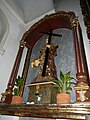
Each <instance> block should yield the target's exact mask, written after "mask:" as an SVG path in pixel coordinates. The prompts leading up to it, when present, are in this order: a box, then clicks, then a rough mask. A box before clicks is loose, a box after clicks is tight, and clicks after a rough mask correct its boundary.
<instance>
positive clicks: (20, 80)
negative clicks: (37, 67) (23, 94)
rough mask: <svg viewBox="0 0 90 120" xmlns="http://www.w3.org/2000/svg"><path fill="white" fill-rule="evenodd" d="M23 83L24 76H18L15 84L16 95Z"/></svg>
mask: <svg viewBox="0 0 90 120" xmlns="http://www.w3.org/2000/svg"><path fill="white" fill-rule="evenodd" d="M22 83H23V78H21V77H20V76H18V78H17V79H16V82H15V85H14V90H13V92H14V95H19V89H20V86H21V85H22Z"/></svg>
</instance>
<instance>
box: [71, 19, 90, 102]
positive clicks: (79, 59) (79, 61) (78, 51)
mask: <svg viewBox="0 0 90 120" xmlns="http://www.w3.org/2000/svg"><path fill="white" fill-rule="evenodd" d="M80 32H81V31H80V25H79V23H78V21H75V24H74V25H73V33H74V47H75V57H76V78H77V83H76V86H75V87H74V88H75V90H76V102H87V101H89V95H88V90H89V86H88V82H87V79H88V70H87V64H86V61H85V59H86V57H85V53H84V48H83V47H84V46H82V44H83V39H82V37H81V33H80Z"/></svg>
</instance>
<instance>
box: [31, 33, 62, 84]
mask: <svg viewBox="0 0 90 120" xmlns="http://www.w3.org/2000/svg"><path fill="white" fill-rule="evenodd" d="M44 34H45V33H44ZM46 34H47V33H46ZM48 35H49V36H48V37H47V38H46V45H45V47H43V48H42V49H41V51H40V55H39V58H38V59H36V60H33V61H32V63H31V66H32V67H38V74H37V79H36V81H37V82H38V81H40V79H41V80H42V81H47V80H48V79H49V80H50V79H56V78H57V75H56V66H55V61H54V57H55V55H56V49H57V46H55V45H53V44H51V36H52V35H54V36H60V37H61V35H57V34H53V33H52V31H50V33H48Z"/></svg>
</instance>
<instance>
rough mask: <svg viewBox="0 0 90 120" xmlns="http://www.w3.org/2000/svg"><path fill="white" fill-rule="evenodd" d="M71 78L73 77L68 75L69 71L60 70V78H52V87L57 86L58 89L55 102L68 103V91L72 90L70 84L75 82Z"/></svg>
mask: <svg viewBox="0 0 90 120" xmlns="http://www.w3.org/2000/svg"><path fill="white" fill-rule="evenodd" d="M73 79H74V78H73V77H71V76H70V71H69V72H67V73H65V74H64V73H63V72H62V71H60V79H57V80H53V82H54V83H55V85H54V87H55V88H57V91H58V94H57V96H56V97H57V103H60V104H65V103H67V104H68V103H70V91H71V90H72V87H71V85H72V84H75V82H72V80H73ZM74 80H75V79H74Z"/></svg>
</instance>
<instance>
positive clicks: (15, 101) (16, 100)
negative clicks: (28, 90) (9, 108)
mask: <svg viewBox="0 0 90 120" xmlns="http://www.w3.org/2000/svg"><path fill="white" fill-rule="evenodd" d="M21 103H22V97H21V96H13V97H12V101H11V104H21Z"/></svg>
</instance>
